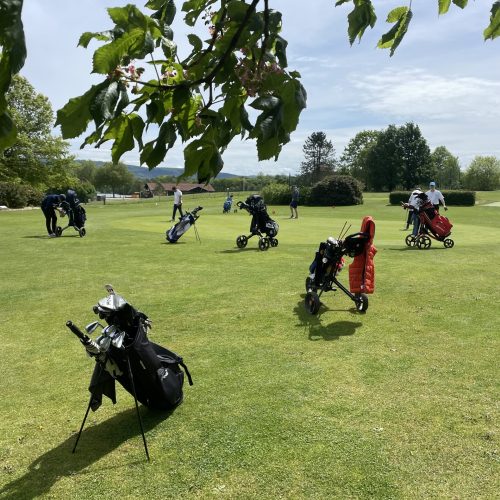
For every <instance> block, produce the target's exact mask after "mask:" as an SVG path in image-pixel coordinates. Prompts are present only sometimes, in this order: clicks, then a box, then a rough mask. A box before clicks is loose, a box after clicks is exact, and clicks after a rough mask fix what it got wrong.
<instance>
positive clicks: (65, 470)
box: [0, 407, 171, 500]
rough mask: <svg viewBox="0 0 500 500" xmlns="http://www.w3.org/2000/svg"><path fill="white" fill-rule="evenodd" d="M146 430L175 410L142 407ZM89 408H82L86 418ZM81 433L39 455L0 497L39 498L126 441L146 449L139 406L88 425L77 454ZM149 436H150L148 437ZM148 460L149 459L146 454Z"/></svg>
mask: <svg viewBox="0 0 500 500" xmlns="http://www.w3.org/2000/svg"><path fill="white" fill-rule="evenodd" d="M141 410H142V411H141V418H142V424H143V427H144V432H147V431H149V430H151V429H153V428H154V427H156V425H158V424H159V423H160V422H161V421H163V420H165V419H166V418H168V417H169V415H170V413H171V412H153V411H149V410H148V411H144V410H145V409H144V407H142V408H141ZM84 411H85V408H82V418H83V412H84ZM76 436H77V434H76V433H75V434H73V435H72V436H71V437H69V438H68V439H66V441H64V442H62V443H61V444H60V445H59V446H57V447H55V448H53V449H52V450H50V451H48V452H47V453H44V454H43V455H41V456H39V457H38V458H37V459H36V460H35V461H34V462H33V463H32V464H31V465H30V466H29V470H28V472H26V474H24V476H22V477H20V478H18V479H16V480H14V481H12V482H10V483H9V484H7V485H5V486H4V487H3V488H2V489H1V490H0V497H1V498H6V499H10V500H14V499H18V498H38V497H39V496H42V495H44V494H45V493H47V492H48V491H49V490H50V489H51V488H52V486H53V485H54V484H55V483H56V482H57V481H58V480H59V479H60V478H61V477H65V476H73V475H76V474H78V473H79V472H80V471H82V470H84V469H85V468H87V467H89V466H90V465H92V464H93V463H94V462H96V461H98V460H100V459H101V458H102V457H104V456H105V455H107V454H108V453H111V452H112V451H113V450H114V449H116V448H118V447H119V446H120V445H121V444H122V443H124V442H125V441H128V440H129V439H131V438H137V439H135V442H136V445H137V447H138V449H140V450H141V451H144V447H143V443H142V439H141V437H140V436H141V431H140V428H139V422H138V420H137V414H136V410H135V408H131V409H129V410H126V411H123V412H121V413H119V414H118V415H116V416H114V417H112V418H109V419H108V420H106V421H104V422H101V423H99V424H97V425H92V426H89V427H87V428H84V430H83V432H82V435H81V437H80V441H79V443H78V448H77V449H76V452H75V453H74V454H73V453H72V450H73V447H74V445H75V441H76ZM146 439H147V436H146ZM143 455H144V461H146V455H145V454H143Z"/></svg>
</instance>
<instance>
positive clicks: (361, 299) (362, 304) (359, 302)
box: [354, 293, 368, 313]
mask: <svg viewBox="0 0 500 500" xmlns="http://www.w3.org/2000/svg"><path fill="white" fill-rule="evenodd" d="M354 301H355V303H356V309H357V311H358V312H360V313H364V312H366V310H367V309H368V295H366V294H364V293H357V294H356V298H355V299H354Z"/></svg>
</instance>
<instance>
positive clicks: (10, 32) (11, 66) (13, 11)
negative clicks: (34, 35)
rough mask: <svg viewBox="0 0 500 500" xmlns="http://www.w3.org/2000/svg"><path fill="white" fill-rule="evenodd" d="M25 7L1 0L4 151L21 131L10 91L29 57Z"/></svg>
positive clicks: (16, 0)
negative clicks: (8, 96)
mask: <svg viewBox="0 0 500 500" xmlns="http://www.w3.org/2000/svg"><path fill="white" fill-rule="evenodd" d="M22 8H23V0H0V152H2V151H3V150H4V149H5V148H7V147H9V146H11V145H12V144H14V141H15V139H16V133H17V131H16V125H15V123H14V121H13V120H12V117H11V116H10V115H9V112H8V110H7V99H6V94H7V91H8V90H9V87H10V84H11V82H12V77H13V76H14V75H15V74H17V73H19V70H20V69H21V68H22V67H23V66H24V61H25V59H26V42H25V40H24V29H23V22H22V20H21V11H22Z"/></svg>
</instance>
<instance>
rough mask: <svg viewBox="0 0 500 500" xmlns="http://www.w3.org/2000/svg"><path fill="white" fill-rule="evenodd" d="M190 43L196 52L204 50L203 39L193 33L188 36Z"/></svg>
mask: <svg viewBox="0 0 500 500" xmlns="http://www.w3.org/2000/svg"><path fill="white" fill-rule="evenodd" d="M188 41H189V43H190V44H191V45H192V46H193V50H194V52H199V51H200V50H201V49H202V48H203V42H202V41H201V39H200V38H199V37H197V36H196V35H193V34H192V33H190V34H189V35H188Z"/></svg>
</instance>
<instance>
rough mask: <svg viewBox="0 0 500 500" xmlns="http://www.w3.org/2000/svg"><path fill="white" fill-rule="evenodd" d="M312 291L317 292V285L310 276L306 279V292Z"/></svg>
mask: <svg viewBox="0 0 500 500" xmlns="http://www.w3.org/2000/svg"><path fill="white" fill-rule="evenodd" d="M311 290H316V285H315V284H314V280H313V279H311V278H310V277H309V276H308V277H307V278H306V292H310V291H311Z"/></svg>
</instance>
